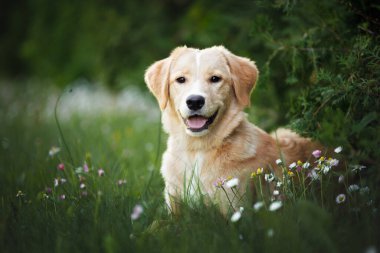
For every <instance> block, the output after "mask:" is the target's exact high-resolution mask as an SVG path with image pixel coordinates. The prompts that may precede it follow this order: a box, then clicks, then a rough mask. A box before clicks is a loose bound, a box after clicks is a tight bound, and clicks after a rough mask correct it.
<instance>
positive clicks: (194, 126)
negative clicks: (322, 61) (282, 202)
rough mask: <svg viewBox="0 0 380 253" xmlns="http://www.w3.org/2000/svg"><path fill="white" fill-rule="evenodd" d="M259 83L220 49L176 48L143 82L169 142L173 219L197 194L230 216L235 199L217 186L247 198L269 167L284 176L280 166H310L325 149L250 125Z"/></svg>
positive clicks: (166, 163) (243, 61)
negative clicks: (232, 182)
mask: <svg viewBox="0 0 380 253" xmlns="http://www.w3.org/2000/svg"><path fill="white" fill-rule="evenodd" d="M258 76H259V71H258V69H257V67H256V64H255V62H253V61H252V60H250V59H248V58H244V57H240V56H237V55H235V54H233V53H231V52H230V51H229V50H227V49H226V48H225V47H223V46H214V47H210V48H206V49H202V50H200V49H196V48H188V47H186V46H183V47H177V48H176V49H174V50H173V51H172V52H171V54H170V56H169V57H168V58H165V59H163V60H159V61H157V62H155V63H154V64H152V65H151V66H150V67H149V68H148V69H147V70H146V72H145V82H146V84H147V86H148V88H149V90H150V91H151V92H152V93H153V95H154V96H155V97H156V99H157V101H158V104H159V107H160V110H161V112H162V124H163V128H164V131H165V132H166V133H167V134H168V135H169V136H168V140H167V149H166V151H165V152H164V154H163V158H162V166H161V174H162V176H163V178H164V181H165V191H164V194H165V200H166V203H167V204H168V206H169V208H170V210H171V211H172V212H177V211H178V208H179V206H178V205H179V204H178V203H179V202H180V200H181V199H183V198H184V197H185V196H196V195H197V193H200V194H201V195H203V196H209V198H208V199H209V201H212V202H213V203H216V204H218V205H219V206H220V209H221V211H222V212H223V213H226V212H227V211H228V210H229V206H230V204H231V203H230V201H229V200H228V198H227V197H228V194H230V193H228V194H227V196H226V194H221V191H218V190H217V189H216V187H215V185H214V183H215V181H216V180H217V179H218V178H228V177H234V178H238V179H239V182H240V184H239V186H238V188H237V191H239V193H240V194H244V193H245V191H246V189H247V188H248V187H249V180H248V179H249V178H250V175H251V173H252V172H253V171H256V169H257V168H261V167H263V168H265V167H267V168H268V167H270V168H271V169H272V170H273V171H274V173H275V174H276V175H277V176H281V175H282V171H281V170H280V169H279V167H278V165H277V164H276V160H277V159H278V158H280V157H282V158H283V160H284V161H285V163H286V164H289V163H291V162H294V161H298V160H303V161H305V160H306V159H307V158H309V157H310V154H311V153H312V151H313V150H315V149H316V148H319V147H320V146H319V144H317V143H315V142H313V141H311V140H310V139H308V138H303V137H301V136H299V135H298V134H296V133H294V132H292V131H290V130H286V129H279V130H277V131H276V133H275V134H274V135H270V134H268V133H266V132H265V131H263V130H261V129H260V128H258V127H257V126H255V125H254V124H252V123H250V122H249V121H248V120H247V115H246V113H244V111H243V110H244V109H245V108H246V107H248V106H249V105H250V94H251V92H252V90H253V89H254V87H255V85H256V83H257V80H258ZM251 182H252V181H251ZM198 197H199V196H198ZM230 199H232V197H231V198H230ZM235 199H236V198H235ZM237 204H238V203H233V205H237Z"/></svg>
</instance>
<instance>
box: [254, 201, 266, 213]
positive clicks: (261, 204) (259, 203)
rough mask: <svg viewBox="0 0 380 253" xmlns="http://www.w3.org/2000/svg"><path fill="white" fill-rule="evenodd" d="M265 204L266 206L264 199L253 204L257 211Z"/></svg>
mask: <svg viewBox="0 0 380 253" xmlns="http://www.w3.org/2000/svg"><path fill="white" fill-rule="evenodd" d="M263 206H264V201H259V202H256V203H255V204H254V205H253V209H254V210H255V211H256V212H257V211H259V210H260V209H261V208H262V207H263Z"/></svg>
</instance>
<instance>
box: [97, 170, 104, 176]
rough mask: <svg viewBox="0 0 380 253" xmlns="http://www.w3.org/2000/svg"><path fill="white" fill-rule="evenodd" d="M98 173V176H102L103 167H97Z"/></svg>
mask: <svg viewBox="0 0 380 253" xmlns="http://www.w3.org/2000/svg"><path fill="white" fill-rule="evenodd" d="M98 175H99V177H102V176H104V170H103V169H98Z"/></svg>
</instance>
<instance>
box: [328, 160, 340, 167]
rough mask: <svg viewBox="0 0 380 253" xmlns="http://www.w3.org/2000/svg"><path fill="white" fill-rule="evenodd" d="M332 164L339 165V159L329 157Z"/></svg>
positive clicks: (333, 165)
mask: <svg viewBox="0 0 380 253" xmlns="http://www.w3.org/2000/svg"><path fill="white" fill-rule="evenodd" d="M329 163H330V166H332V167H335V166H338V164H339V160H338V159H331V158H330V159H329Z"/></svg>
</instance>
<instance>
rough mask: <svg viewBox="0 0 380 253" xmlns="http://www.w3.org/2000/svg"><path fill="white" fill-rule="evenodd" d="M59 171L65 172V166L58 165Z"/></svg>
mask: <svg viewBox="0 0 380 253" xmlns="http://www.w3.org/2000/svg"><path fill="white" fill-rule="evenodd" d="M57 169H58V170H60V171H64V170H65V165H64V164H63V163H60V164H58V166H57Z"/></svg>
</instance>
